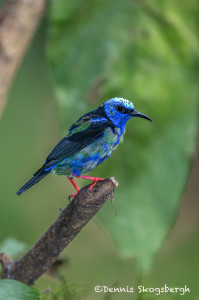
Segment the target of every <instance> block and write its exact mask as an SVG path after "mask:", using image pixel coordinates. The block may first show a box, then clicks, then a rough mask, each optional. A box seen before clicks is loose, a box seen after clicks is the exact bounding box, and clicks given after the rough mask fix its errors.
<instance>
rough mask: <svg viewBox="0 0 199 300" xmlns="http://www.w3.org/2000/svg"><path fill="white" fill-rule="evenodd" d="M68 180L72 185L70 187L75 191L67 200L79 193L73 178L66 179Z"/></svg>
mask: <svg viewBox="0 0 199 300" xmlns="http://www.w3.org/2000/svg"><path fill="white" fill-rule="evenodd" d="M68 180H69V181H70V182H71V183H72V185H73V186H74V188H75V189H76V191H77V192H76V193H73V194H71V195H70V196H69V198H73V197H74V196H75V195H77V193H78V192H79V191H80V188H79V187H78V185H77V183H76V182H75V181H74V179H73V178H70V177H68Z"/></svg>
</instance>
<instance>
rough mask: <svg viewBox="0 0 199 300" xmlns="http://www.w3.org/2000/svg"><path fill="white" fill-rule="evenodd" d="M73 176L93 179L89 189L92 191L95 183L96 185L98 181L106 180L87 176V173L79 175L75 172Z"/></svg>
mask: <svg viewBox="0 0 199 300" xmlns="http://www.w3.org/2000/svg"><path fill="white" fill-rule="evenodd" d="M73 176H74V177H76V178H82V179H88V180H92V181H93V183H92V184H91V185H90V186H89V191H92V188H93V187H94V185H95V184H96V183H97V182H98V181H100V180H104V178H99V177H91V176H85V175H80V176H77V175H75V174H73Z"/></svg>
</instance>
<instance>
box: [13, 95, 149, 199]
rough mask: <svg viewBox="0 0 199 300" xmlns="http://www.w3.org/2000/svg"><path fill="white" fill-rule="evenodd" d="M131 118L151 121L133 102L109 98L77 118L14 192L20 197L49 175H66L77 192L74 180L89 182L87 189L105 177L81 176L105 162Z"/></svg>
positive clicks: (119, 140) (121, 138)
mask: <svg viewBox="0 0 199 300" xmlns="http://www.w3.org/2000/svg"><path fill="white" fill-rule="evenodd" d="M134 117H140V118H144V119H147V120H149V121H152V120H151V119H150V118H149V117H148V116H146V115H144V114H142V113H140V112H138V111H136V110H135V108H134V106H133V103H132V102H130V101H129V100H126V99H123V98H117V97H116V98H112V99H110V100H108V101H106V102H104V103H103V104H102V105H101V106H99V107H98V108H97V109H95V110H93V111H91V112H88V113H87V114H85V115H83V116H82V117H81V118H80V119H78V120H77V121H76V122H75V123H74V124H73V125H72V126H71V127H70V129H69V131H68V134H67V135H66V136H65V137H64V138H63V139H62V140H61V141H60V142H59V143H58V144H57V145H56V146H55V148H54V149H53V150H52V151H51V153H50V154H49V155H48V157H47V159H46V161H45V163H44V165H43V166H42V167H41V168H40V169H39V170H38V171H37V172H36V173H35V174H34V175H33V177H32V179H30V180H29V181H28V182H27V183H26V184H25V185H24V186H23V187H22V188H20V189H19V190H18V192H17V195H21V194H22V193H23V192H25V191H26V190H27V189H29V188H30V187H32V186H33V185H34V184H36V183H37V182H39V181H40V180H41V179H42V178H44V177H45V176H46V175H48V174H58V175H66V176H67V177H68V179H69V180H70V182H71V183H72V184H73V186H74V188H75V189H76V193H74V194H72V195H71V196H70V197H74V196H75V195H76V194H77V193H78V192H79V190H80V189H79V187H78V185H77V184H76V183H75V181H74V179H73V178H74V177H76V178H84V179H89V180H92V181H93V183H92V184H91V185H90V187H89V190H92V188H93V186H94V185H95V184H96V182H97V181H99V180H103V179H104V178H98V177H90V176H85V175H83V174H85V173H87V172H89V171H91V170H93V169H94V168H95V167H96V166H98V165H99V164H101V163H102V162H103V161H104V160H106V159H107V158H108V157H109V156H110V155H111V154H112V152H113V150H115V149H116V147H117V146H118V145H119V143H120V142H122V140H123V135H124V133H125V126H126V122H127V121H128V120H129V119H131V118H134Z"/></svg>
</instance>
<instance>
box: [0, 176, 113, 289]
mask: <svg viewBox="0 0 199 300" xmlns="http://www.w3.org/2000/svg"><path fill="white" fill-rule="evenodd" d="M117 186H118V183H117V181H116V180H115V179H114V177H112V178H110V179H105V180H103V181H99V182H98V183H97V184H96V185H95V186H94V188H93V190H92V192H88V186H86V187H84V188H82V189H81V190H80V192H79V193H78V194H77V195H76V196H75V197H74V199H73V200H72V201H71V202H70V203H69V204H68V206H67V207H66V208H65V209H64V210H62V212H61V214H60V215H59V217H58V218H57V220H56V221H55V223H54V224H53V225H51V226H50V228H49V229H48V230H47V231H46V233H45V234H44V235H43V236H42V237H41V238H40V240H39V241H38V242H37V243H36V244H35V245H34V246H33V247H32V248H31V249H30V250H29V251H28V252H27V253H26V254H25V255H24V256H23V257H22V258H20V259H19V260H17V261H12V260H11V259H9V257H8V256H7V255H6V254H5V253H1V254H0V262H1V265H2V269H3V272H2V278H9V279H16V280H19V281H22V282H24V283H26V284H29V285H33V284H34V281H35V280H36V279H37V278H39V277H40V276H41V275H42V274H43V273H44V272H45V271H46V270H47V269H48V268H49V267H50V266H51V265H52V264H53V263H54V262H55V261H56V259H57V258H58V256H59V254H60V253H61V251H62V250H63V249H64V248H65V247H66V246H67V245H68V244H69V243H70V242H71V241H72V240H73V239H74V237H75V236H76V235H77V234H78V233H79V232H80V230H81V229H82V228H83V227H84V226H85V225H86V224H87V223H88V221H89V220H90V219H92V217H93V216H94V215H95V214H96V213H97V212H98V210H99V209H100V208H101V207H102V206H103V204H104V203H105V202H106V200H107V199H108V197H109V195H111V194H112V193H113V190H114V188H115V187H117Z"/></svg>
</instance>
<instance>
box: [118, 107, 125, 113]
mask: <svg viewBox="0 0 199 300" xmlns="http://www.w3.org/2000/svg"><path fill="white" fill-rule="evenodd" d="M116 109H117V111H119V112H120V113H122V112H124V111H125V108H124V107H123V106H122V105H117V106H116Z"/></svg>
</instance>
